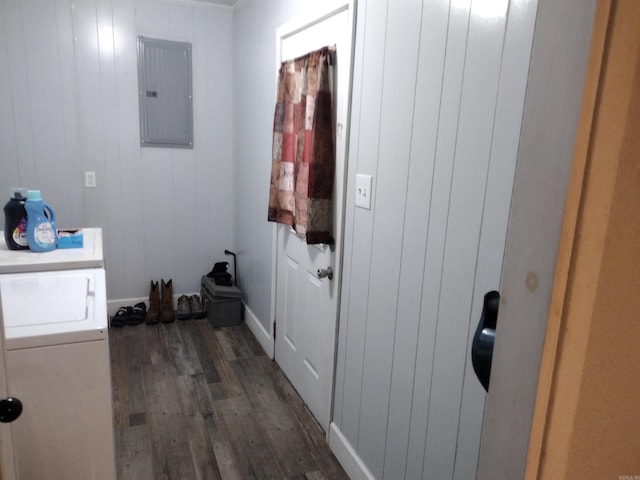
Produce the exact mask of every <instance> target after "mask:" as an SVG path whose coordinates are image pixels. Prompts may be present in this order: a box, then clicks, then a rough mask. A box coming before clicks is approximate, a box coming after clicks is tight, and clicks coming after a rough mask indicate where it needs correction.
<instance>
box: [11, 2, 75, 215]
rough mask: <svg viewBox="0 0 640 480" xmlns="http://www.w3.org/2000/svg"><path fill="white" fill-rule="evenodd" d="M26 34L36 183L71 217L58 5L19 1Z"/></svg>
mask: <svg viewBox="0 0 640 480" xmlns="http://www.w3.org/2000/svg"><path fill="white" fill-rule="evenodd" d="M20 5H21V9H22V25H23V31H24V48H25V53H26V52H28V55H26V56H25V61H26V71H27V81H28V89H29V99H28V108H30V109H31V127H32V130H33V133H34V135H33V149H34V159H35V172H34V173H35V178H34V180H35V184H36V185H39V186H40V189H41V190H42V193H43V196H44V198H45V199H46V201H47V202H48V203H51V204H52V205H56V213H58V212H59V214H60V215H61V216H62V217H63V218H65V217H66V216H67V215H68V202H67V201H66V193H65V192H64V190H65V189H64V187H63V188H62V189H60V188H58V185H63V186H64V185H66V175H67V171H66V165H65V162H64V159H65V154H66V152H65V147H64V129H63V126H64V124H63V122H61V121H60V118H61V116H62V98H61V85H60V67H59V62H58V49H57V41H56V40H57V32H56V23H55V19H56V15H55V4H54V3H53V2H46V3H45V4H40V2H38V1H37V0H28V1H23V2H20Z"/></svg>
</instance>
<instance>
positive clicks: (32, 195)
mask: <svg viewBox="0 0 640 480" xmlns="http://www.w3.org/2000/svg"><path fill="white" fill-rule="evenodd" d="M27 200H42V195H41V194H40V190H29V191H28V192H27Z"/></svg>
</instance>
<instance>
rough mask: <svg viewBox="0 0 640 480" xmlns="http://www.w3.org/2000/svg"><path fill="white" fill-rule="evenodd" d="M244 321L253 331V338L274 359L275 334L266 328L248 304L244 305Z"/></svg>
mask: <svg viewBox="0 0 640 480" xmlns="http://www.w3.org/2000/svg"><path fill="white" fill-rule="evenodd" d="M244 321H245V322H247V326H248V327H249V330H251V333H253V336H254V337H256V339H257V340H258V342H259V343H260V345H261V346H262V349H263V350H264V351H265V353H266V354H267V355H268V356H269V358H273V352H274V345H273V333H272V332H268V331H267V330H266V329H265V328H264V326H263V325H262V323H260V320H258V317H256V315H255V313H253V312H252V311H251V309H250V308H249V307H248V306H247V305H246V304H245V305H244Z"/></svg>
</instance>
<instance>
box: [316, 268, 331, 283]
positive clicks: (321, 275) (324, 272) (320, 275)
mask: <svg viewBox="0 0 640 480" xmlns="http://www.w3.org/2000/svg"><path fill="white" fill-rule="evenodd" d="M316 275H318V278H325V277H326V278H328V279H329V280H333V269H332V268H331V267H327V268H326V270H325V269H324V268H319V269H318V273H317V274H316Z"/></svg>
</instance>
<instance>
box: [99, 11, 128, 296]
mask: <svg viewBox="0 0 640 480" xmlns="http://www.w3.org/2000/svg"><path fill="white" fill-rule="evenodd" d="M115 27H116V25H115V24H114V18H113V5H112V2H111V1H102V2H97V3H96V29H97V32H98V59H99V61H100V64H99V69H100V70H99V72H100V84H99V86H96V87H99V90H98V88H96V92H95V94H96V99H97V98H99V100H100V102H99V104H100V106H101V108H100V112H101V114H102V129H103V130H102V132H100V133H101V136H102V138H103V142H104V143H103V150H102V152H101V158H100V159H99V160H98V164H97V166H96V170H95V171H96V179H101V180H102V182H103V183H104V185H101V190H102V191H104V192H105V193H106V197H107V198H108V199H109V202H110V206H111V207H112V208H113V209H114V210H115V211H118V212H121V211H124V209H125V204H124V203H123V197H122V185H121V181H120V179H121V178H122V170H121V162H120V159H119V144H118V141H119V135H118V120H119V118H118V117H119V116H118V90H117V81H116V78H117V70H116V53H115V38H114V37H115ZM98 95H99V97H98ZM123 217H124V216H123V215H108V216H107V217H106V218H104V219H103V220H102V221H103V225H104V227H103V228H104V229H105V231H104V237H105V242H104V247H105V258H108V259H109V265H110V267H112V268H113V270H114V271H117V272H123V271H125V268H126V263H125V258H124V255H122V252H123V251H124V250H125V248H126V247H127V238H126V237H125V236H124V235H122V232H124V231H125V228H124V227H125V224H124V222H123V220H124V218H123ZM108 279H109V282H110V283H111V285H114V286H115V285H117V284H118V282H119V279H118V278H117V277H115V276H109V277H108Z"/></svg>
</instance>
